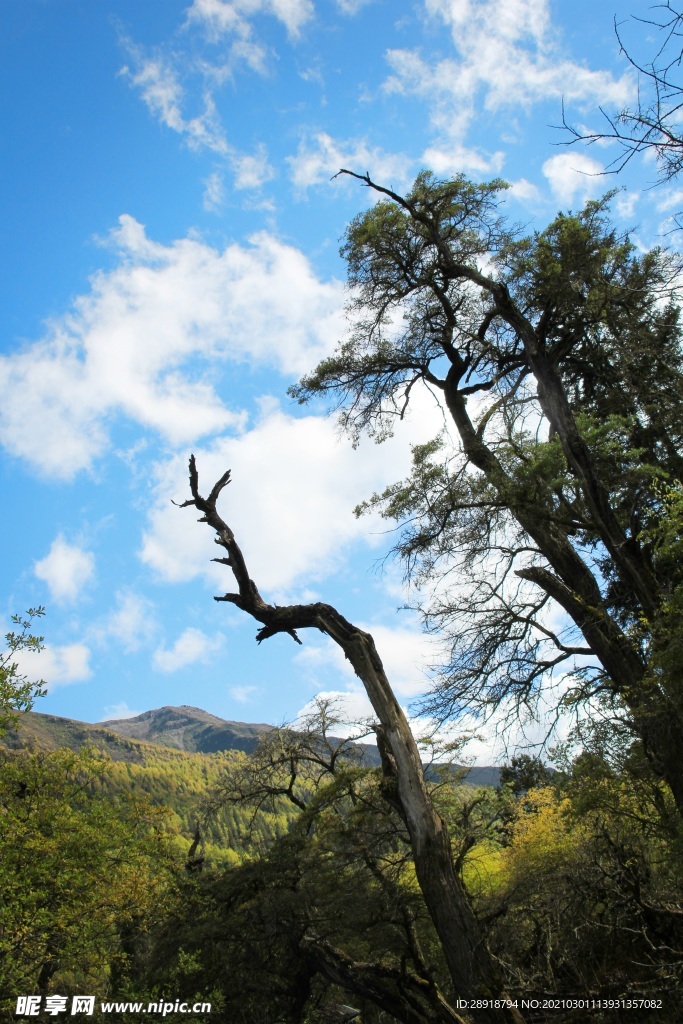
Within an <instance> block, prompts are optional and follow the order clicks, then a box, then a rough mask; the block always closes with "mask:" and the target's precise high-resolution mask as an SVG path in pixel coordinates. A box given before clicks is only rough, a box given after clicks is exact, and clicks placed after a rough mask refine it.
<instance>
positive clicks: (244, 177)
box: [230, 145, 275, 189]
mask: <svg viewBox="0 0 683 1024" xmlns="http://www.w3.org/2000/svg"><path fill="white" fill-rule="evenodd" d="M230 165H231V167H232V169H233V171H234V172H235V188H237V189H258V188H261V186H262V185H265V183H266V182H267V181H270V180H271V178H273V177H274V176H275V171H274V170H273V168H272V167H271V165H270V164H269V163H268V154H267V151H266V147H265V146H264V145H260V146H258V147H257V149H256V152H255V153H251V154H250V153H241V154H235V156H234V157H233V158H232V160H231V161H230Z"/></svg>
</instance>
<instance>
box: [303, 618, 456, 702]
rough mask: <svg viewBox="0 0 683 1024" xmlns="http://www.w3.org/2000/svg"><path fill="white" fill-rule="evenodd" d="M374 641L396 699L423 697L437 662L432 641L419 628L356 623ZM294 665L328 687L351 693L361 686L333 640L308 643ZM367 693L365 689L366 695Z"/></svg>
mask: <svg viewBox="0 0 683 1024" xmlns="http://www.w3.org/2000/svg"><path fill="white" fill-rule="evenodd" d="M356 625H357V626H360V628H361V629H364V630H365V631H366V632H367V633H370V634H371V635H372V637H373V639H374V641H375V646H376V647H377V653H378V654H379V656H380V658H381V660H382V664H383V665H384V671H385V672H386V675H387V679H388V680H389V683H390V685H391V688H392V689H393V691H394V693H395V694H396V696H397V697H399V698H403V699H412V698H414V697H417V696H418V695H420V694H423V693H424V692H425V691H426V689H427V685H428V669H429V666H430V664H431V663H432V662H433V661H434V660H435V654H436V651H435V646H434V642H433V640H432V639H431V638H430V637H429V636H428V635H427V634H426V633H424V632H423V631H422V630H421V629H420V628H419V627H418V626H413V627H409V626H386V625H381V624H377V623H374V624H373V623H363V622H357V623H356ZM292 660H293V661H294V663H295V664H297V665H299V666H300V667H301V668H303V669H304V670H305V671H306V673H307V674H308V675H309V676H310V677H312V678H314V679H316V680H318V681H319V682H320V681H322V679H324V681H325V683H326V684H328V685H334V684H335V683H336V685H337V686H339V685H341V684H342V683H345V685H346V687H347V688H348V689H350V691H351V692H352V693H354V692H356V691H357V690H358V687H359V686H360V687H361V688H362V684H361V683H360V681H359V679H358V677H357V676H356V675H355V673H354V671H353V669H352V668H351V666H350V664H349V662H348V661H347V660H346V658H345V657H344V654H343V652H342V650H341V648H340V647H339V646H338V645H337V644H335V643H333V642H332V641H328V642H325V643H323V644H319V643H307V644H306V645H305V646H304V647H302V648H301V650H300V651H298V652H297V653H296V654H295V655H294V656H293V659H292ZM364 692H365V691H364V690H363V693H364Z"/></svg>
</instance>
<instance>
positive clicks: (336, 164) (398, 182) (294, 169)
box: [287, 132, 412, 189]
mask: <svg viewBox="0 0 683 1024" xmlns="http://www.w3.org/2000/svg"><path fill="white" fill-rule="evenodd" d="M287 163H288V164H289V168H290V176H291V179H292V183H293V184H294V186H295V187H296V188H298V189H307V188H310V187H311V186H312V185H320V184H322V183H324V182H328V181H329V180H330V178H331V177H332V175H334V174H336V173H337V171H338V170H340V168H342V167H346V168H348V169H349V170H356V171H359V172H361V173H363V172H365V171H369V172H370V175H371V177H374V178H375V180H376V181H381V182H382V183H383V184H386V185H394V187H396V188H401V187H403V186H404V185H405V184H406V183H407V182H408V181H409V179H410V173H411V163H412V162H411V160H410V159H409V158H408V157H407V156H405V155H404V154H402V153H387V152H385V151H384V150H382V149H380V148H379V147H377V146H371V145H369V144H368V143H367V142H366V141H365V139H335V138H333V137H332V136H331V135H328V134H327V132H317V133H315V134H314V135H312V136H307V137H306V138H304V139H302V140H301V142H300V144H299V148H298V151H297V153H296V155H295V156H290V157H287Z"/></svg>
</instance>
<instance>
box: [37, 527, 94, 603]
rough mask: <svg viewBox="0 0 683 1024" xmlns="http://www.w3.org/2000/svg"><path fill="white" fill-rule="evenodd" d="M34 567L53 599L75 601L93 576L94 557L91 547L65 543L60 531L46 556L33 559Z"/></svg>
mask: <svg viewBox="0 0 683 1024" xmlns="http://www.w3.org/2000/svg"><path fill="white" fill-rule="evenodd" d="M33 571H34V573H35V574H36V576H37V577H38V579H39V580H43V581H44V582H45V583H47V585H48V587H49V588H50V597H51V598H52V600H53V601H57V602H58V603H60V602H68V601H75V600H76V598H77V597H78V595H79V594H80V592H81V591H82V590H83V587H84V586H85V584H86V583H87V582H88V580H90V579H92V575H93V573H94V571H95V558H94V555H93V554H92V553H91V552H90V551H84V550H83V549H82V548H79V547H76V546H75V545H73V544H68V543H67V542H66V541H65V540H64V537H63V536H62V534H61V533H60V534H59V536H58V537H56V538H55V539H54V540H53V542H52V545H51V547H50V550H49V552H48V554H47V555H46V556H45V558H42V559H40V561H38V562H35V563H34V566H33Z"/></svg>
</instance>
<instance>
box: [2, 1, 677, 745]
mask: <svg viewBox="0 0 683 1024" xmlns="http://www.w3.org/2000/svg"><path fill="white" fill-rule="evenodd" d="M648 11H649V5H648V4H646V3H638V2H636V0H633V2H631V3H629V4H618V5H616V6H615V4H613V3H609V2H606V0H601V2H598V3H595V2H591V3H588V2H573V3H572V4H571V5H570V4H568V3H564V2H562V3H559V2H554V3H553V2H547V0H416V2H414V3H406V2H403V0H397V2H393V3H389V2H384V0H365V2H364V0H194V2H193V3H190V2H189V0H185V2H176V0H145V2H144V3H140V2H139V0H135V2H129V0H97V2H96V3H93V2H92V0H21V2H18V0H14V2H8V3H5V4H3V5H2V7H1V9H0V22H1V32H0V47H1V48H2V59H1V61H0V75H1V76H2V90H3V93H4V103H3V104H2V113H1V114H0V117H1V119H2V137H3V143H4V145H3V149H4V158H3V161H2V168H1V170H0V174H2V197H3V226H4V235H5V246H4V253H5V258H4V261H3V272H2V279H1V287H2V290H3V296H2V302H1V303H0V326H1V331H2V334H1V338H2V342H1V350H0V353H1V354H0V394H2V402H1V403H0V445H1V446H2V447H1V455H0V474H2V484H3V493H4V495H5V500H4V501H3V506H2V515H3V530H2V563H3V566H4V572H3V578H4V587H3V591H2V596H1V598H0V600H1V602H2V604H1V606H0V609H1V611H2V614H3V615H4V619H5V621H6V622H7V623H8V624H9V616H10V615H11V613H12V612H15V611H19V612H21V611H23V610H24V609H25V608H27V607H29V606H31V605H37V604H43V605H45V606H46V609H47V617H46V619H45V620H44V622H43V625H42V631H43V632H44V633H45V637H46V643H47V648H46V650H45V651H44V652H43V654H42V655H41V656H40V660H39V661H28V662H26V663H25V667H26V669H27V671H29V672H31V673H34V674H37V675H41V676H43V677H44V678H45V679H46V680H47V682H48V684H49V694H48V696H47V697H46V698H45V699H43V700H41V701H40V705H39V708H38V710H41V711H45V712H48V713H52V714H57V715H66V716H69V717H74V718H79V719H83V720H86V721H98V720H101V719H104V718H107V717H122V716H125V715H128V714H131V713H138V712H140V711H144V710H148V709H150V708H153V707H159V706H161V705H163V704H192V705H196V706H200V707H203V708H205V709H206V710H208V711H211V712H213V713H214V714H217V715H220V716H222V717H225V718H233V719H240V720H246V721H266V722H273V723H277V722H281V721H284V720H291V719H293V718H294V717H295V716H296V715H297V713H298V712H299V711H300V710H301V709H302V708H303V707H304V706H305V705H306V704H307V702H309V701H310V700H311V699H312V697H313V696H314V695H315V694H316V693H318V692H321V691H323V692H340V693H344V694H346V695H347V702H348V705H349V707H353V708H357V709H361V708H362V706H363V700H362V696H361V695H360V694H359V690H358V686H357V683H356V681H355V680H354V679H353V677H352V676H351V675H350V674H349V673H348V670H347V669H346V668H345V666H344V665H343V663H342V660H341V659H340V658H339V657H338V655H337V653H336V652H335V651H334V650H333V649H332V648H330V647H328V646H327V645H326V643H325V641H324V640H323V638H322V637H320V636H307V637H305V638H304V639H305V646H304V647H303V648H299V647H296V646H295V645H294V644H293V643H292V642H291V640H290V639H289V638H283V637H278V638H275V639H273V640H270V641H269V642H268V643H266V644H263V645H262V646H261V647H257V646H256V644H255V643H254V639H253V638H254V633H255V626H254V624H253V623H252V622H251V621H250V620H247V619H246V618H244V617H242V616H240V615H239V614H238V613H237V612H235V611H234V610H231V609H228V608H227V607H226V606H225V605H217V604H216V603H215V602H214V601H213V600H212V595H213V594H218V593H221V592H223V591H225V590H227V589H230V580H229V579H228V578H227V570H222V569H221V567H219V566H216V565H213V564H211V563H210V561H209V559H210V558H211V557H212V556H213V554H214V550H215V549H213V546H212V544H211V538H210V536H209V534H208V531H207V530H206V528H205V527H202V526H200V525H198V524H197V523H196V522H195V518H196V517H193V514H192V510H182V511H181V510H179V509H177V508H175V507H174V506H173V505H172V504H171V498H174V499H176V500H179V501H180V500H182V499H184V498H185V497H186V496H187V475H186V465H187V458H188V455H189V453H190V452H191V451H194V452H195V453H196V455H197V459H198V465H199V470H200V475H201V478H202V479H203V480H204V481H205V482H206V483H207V484H211V483H213V481H214V479H216V478H217V477H218V476H219V475H220V473H222V471H223V470H224V469H226V468H228V467H231V468H232V470H233V481H234V482H233V483H232V484H231V485H230V487H229V488H228V490H227V491H226V492H225V498H224V501H223V505H222V508H223V512H224V515H225V517H226V518H227V519H228V521H229V522H231V524H232V525H233V527H234V529H235V532H236V535H237V538H238V541H239V542H240V543H241V545H242V547H243V550H244V552H245V555H246V557H247V560H248V563H249V565H250V568H251V572H252V575H253V576H254V578H255V579H256V581H257V583H258V584H259V586H260V587H261V589H262V591H263V592H264V593H265V594H266V595H267V596H268V597H269V598H270V599H271V600H275V601H278V602H279V603H284V602H286V601H291V600H305V599H309V598H310V599H313V598H321V599H324V600H328V601H330V602H332V603H335V604H336V605H337V606H338V607H339V609H340V610H341V611H342V612H343V613H344V614H346V615H347V617H349V618H351V619H352V620H354V621H356V622H358V623H359V624H362V625H364V626H365V627H366V628H370V629H371V630H372V631H373V632H374V634H375V637H376V640H377V643H378V646H379V648H380V653H381V654H382V655H383V657H384V659H385V662H386V664H387V667H388V670H389V673H390V676H391V677H392V679H393V681H394V684H395V686H396V689H397V691H398V693H399V696H400V698H401V700H402V701H403V702H404V703H405V704H409V703H410V701H411V700H412V699H413V698H414V697H416V696H417V695H418V694H419V693H421V692H423V690H424V688H425V685H426V683H425V678H426V677H425V665H426V664H428V663H429V661H430V659H433V652H431V653H430V649H429V647H428V644H427V641H426V640H425V638H424V637H422V635H421V633H420V629H419V623H418V621H417V620H416V618H415V617H414V616H413V615H412V614H411V613H409V612H405V611H403V612H397V608H398V607H399V606H400V605H402V603H403V601H404V599H405V595H404V594H403V592H402V589H401V580H400V572H399V570H398V568H397V567H395V566H394V567H392V566H391V565H389V566H388V567H386V568H385V571H384V572H379V571H378V570H377V563H378V561H379V560H381V559H382V557H383V555H384V553H385V552H386V550H387V547H388V546H389V543H390V538H389V537H387V535H386V534H385V533H384V532H383V529H384V527H383V526H382V524H381V523H378V522H377V521H372V520H369V519H364V520H361V521H357V520H355V519H354V517H353V514H352V509H353V507H354V505H356V504H357V503H358V502H359V501H360V500H362V499H363V498H365V497H368V496H369V495H370V494H371V493H372V492H373V491H374V490H377V489H380V488H382V487H383V486H385V485H386V484H388V483H391V482H393V481H394V480H396V479H399V478H400V477H401V476H402V475H403V474H404V473H405V472H406V470H407V466H408V457H409V450H408V446H409V443H411V442H412V443H415V442H417V441H423V440H427V439H428V438H429V437H431V436H433V435H434V434H435V433H436V432H437V431H438V429H439V426H440V422H441V421H440V417H439V414H438V411H437V410H435V409H434V408H433V406H432V405H431V404H430V399H429V396H427V395H419V396H417V398H416V402H415V409H414V411H413V414H412V416H411V417H410V418H409V419H408V421H407V422H406V423H404V424H402V426H401V429H400V430H398V431H397V434H396V436H395V437H394V439H392V440H391V441H389V442H387V443H386V444H385V445H383V446H380V447H378V446H376V445H374V444H373V443H372V442H365V443H363V444H361V446H360V447H359V449H358V450H356V451H354V450H353V449H352V448H351V446H350V444H349V443H348V442H347V441H345V440H343V439H340V438H339V436H338V434H337V432H336V429H335V424H334V421H332V420H330V419H327V418H325V416H324V410H323V409H321V408H314V407H310V408H306V409H300V408H298V407H296V406H294V405H293V403H292V402H291V401H290V400H289V399H288V398H287V396H286V389H287V386H288V385H289V384H291V383H292V382H293V381H295V380H297V379H298V377H299V376H300V375H301V374H302V373H303V372H305V371H306V370H307V369H310V368H312V367H313V366H314V365H315V364H316V363H317V362H318V360H319V359H320V358H321V357H322V356H324V355H325V354H327V353H329V352H330V351H331V350H332V348H333V347H334V344H335V342H336V341H337V340H338V339H339V338H340V337H342V336H343V333H344V329H345V324H344V316H343V306H344V300H345V294H344V286H343V281H344V267H343V264H342V262H341V260H340V258H339V255H338V242H339V239H340V236H341V235H342V233H343V230H344V227H345V225H346V224H347V223H348V221H349V220H350V219H351V217H353V216H354V215H355V214H356V213H357V212H359V211H360V210H362V209H363V208H364V207H365V206H366V204H367V203H368V202H369V201H371V197H370V196H369V194H368V192H367V190H365V191H364V190H363V189H361V188H359V187H358V186H357V185H356V184H355V183H353V182H351V181H349V180H342V179H336V180H334V181H331V180H330V178H331V177H332V175H333V174H334V173H335V172H336V171H337V170H338V169H339V167H341V166H346V167H350V168H352V169H355V170H358V171H361V172H364V171H366V170H367V171H370V173H371V174H372V176H373V177H374V178H375V179H376V180H378V181H380V182H382V183H384V184H387V185H390V186H392V187H393V188H395V189H398V190H401V189H405V188H407V187H408V186H409V184H410V182H411V180H412V179H413V177H414V176H415V174H416V173H417V171H418V170H419V169H420V168H421V167H429V168H431V169H433V170H434V171H435V172H436V173H437V174H439V175H441V176H447V175H450V174H455V173H458V172H465V173H466V174H468V175H470V176H471V177H473V178H475V179H478V180H482V179H485V178H490V177H495V176H498V175H500V176H502V177H504V178H505V179H506V180H507V181H509V182H510V183H511V185H512V187H511V189H510V190H509V192H508V196H507V200H506V209H507V210H508V211H509V215H510V217H511V219H512V220H514V221H518V222H522V223H524V224H528V225H529V226H543V224H544V223H546V222H547V221H548V220H549V219H551V218H552V217H553V216H554V214H555V212H556V211H557V210H558V209H560V208H562V209H567V208H570V207H577V206H580V204H581V203H582V202H583V201H584V200H585V199H586V198H589V197H591V196H595V195H599V194H601V193H602V192H604V191H605V190H606V189H607V188H609V187H611V186H612V185H613V184H619V185H620V186H622V189H623V190H622V191H621V193H620V194H619V196H618V197H617V199H616V200H615V204H614V209H615V217H616V218H617V220H618V221H619V222H620V223H621V224H622V225H623V226H624V227H633V228H634V234H635V237H636V239H637V241H638V243H639V244H640V245H642V246H644V247H646V246H649V245H651V244H653V243H655V242H656V241H657V240H658V238H659V237H660V235H661V232H662V231H665V230H666V226H667V217H668V216H669V215H670V213H671V211H672V210H673V209H675V208H676V204H677V203H678V202H679V199H678V198H677V195H676V190H675V187H674V186H670V187H666V188H658V189H648V188H647V186H648V185H649V184H651V183H652V181H653V179H654V177H655V169H654V167H653V165H652V164H648V163H647V161H644V160H641V158H638V159H637V160H634V161H633V162H632V163H631V164H630V165H629V167H628V169H627V171H626V172H625V173H624V174H623V175H621V176H620V178H619V179H618V182H615V181H614V180H613V179H610V178H605V177H601V176H600V175H599V173H598V172H600V171H601V170H603V169H604V168H605V167H606V166H607V165H609V163H610V161H611V160H612V159H613V158H614V156H615V155H616V151H615V150H613V149H611V148H610V147H609V146H602V147H593V148H591V149H588V150H586V149H582V148H576V147H573V148H566V147H563V146H562V145H561V143H562V141H563V139H564V138H565V137H564V136H563V135H562V133H561V132H560V131H559V130H558V129H557V128H555V127H553V126H555V125H558V124H559V123H560V121H561V117H562V114H561V106H562V101H563V99H564V104H565V108H566V110H567V114H568V118H569V119H570V120H571V121H573V122H574V123H576V124H578V125H586V126H589V127H595V126H597V125H599V123H600V115H599V113H598V106H599V105H602V106H603V107H605V108H606V109H608V110H610V111H614V110H618V109H620V108H622V107H623V106H624V105H628V104H629V103H632V102H633V100H634V98H635V78H634V75H633V72H632V70H631V69H630V68H629V66H628V64H627V62H626V61H625V59H624V57H623V55H620V54H619V46H618V43H617V40H616V38H615V34H614V27H613V19H614V17H615V16H616V17H617V20H618V21H620V22H623V23H624V24H623V37H624V39H625V40H626V41H627V42H629V43H630V44H631V45H632V47H633V50H634V52H635V53H636V54H640V55H642V54H648V53H650V52H651V46H650V44H651V42H652V40H653V39H654V36H652V34H651V30H650V29H648V28H647V27H645V26H643V25H642V24H641V25H638V24H637V23H636V22H633V21H630V20H629V18H630V16H632V15H640V16H641V17H642V16H647V14H648ZM482 756H483V748H482Z"/></svg>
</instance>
